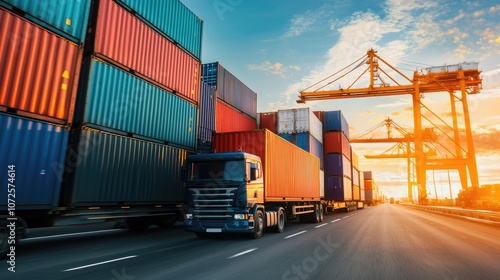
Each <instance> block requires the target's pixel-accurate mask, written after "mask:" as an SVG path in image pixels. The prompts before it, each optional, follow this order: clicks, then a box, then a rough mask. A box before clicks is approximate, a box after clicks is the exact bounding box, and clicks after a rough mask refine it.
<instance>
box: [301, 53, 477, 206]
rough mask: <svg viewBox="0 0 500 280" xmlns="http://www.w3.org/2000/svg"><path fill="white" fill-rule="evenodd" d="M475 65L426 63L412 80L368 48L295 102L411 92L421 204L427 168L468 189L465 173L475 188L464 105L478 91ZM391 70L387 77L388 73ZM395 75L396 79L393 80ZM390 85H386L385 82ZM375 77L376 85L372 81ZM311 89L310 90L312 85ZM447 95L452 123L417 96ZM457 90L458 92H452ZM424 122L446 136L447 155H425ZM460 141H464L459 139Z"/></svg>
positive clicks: (425, 198) (425, 196) (475, 176)
mask: <svg viewBox="0 0 500 280" xmlns="http://www.w3.org/2000/svg"><path fill="white" fill-rule="evenodd" d="M364 64H366V65H367V67H366V68H365V70H364V71H362V72H361V74H359V76H358V77H357V78H355V79H353V82H352V83H351V84H350V85H349V86H348V87H347V88H342V87H340V88H338V89H327V88H328V86H331V85H332V84H333V83H335V82H337V81H339V80H340V79H342V78H344V77H346V76H347V75H349V74H350V73H356V71H358V69H359V70H362V69H361V67H362V65H364ZM477 65H478V63H474V62H473V63H466V62H465V63H461V64H456V65H448V66H438V67H429V68H425V69H422V70H420V71H415V72H414V74H413V79H410V78H408V77H407V76H405V75H404V74H402V73H401V72H400V71H399V70H397V69H396V68H395V67H393V66H392V65H390V64H389V63H387V62H386V61H385V60H384V59H382V58H381V57H380V56H378V55H377V52H376V51H374V50H373V49H370V50H368V51H367V53H366V56H365V55H364V56H362V57H361V58H360V59H358V60H356V61H355V62H353V63H351V64H350V65H348V66H346V67H344V68H343V69H341V70H339V71H337V72H336V73H334V74H332V75H330V76H329V77H327V78H325V79H323V80H321V81H319V82H317V83H315V84H313V85H311V86H310V87H309V88H307V89H305V90H303V91H301V92H300V96H299V99H298V100H297V102H298V103H305V102H306V101H315V100H334V99H345V98H361V97H381V96H397V95H407V94H410V95H411V96H412V102H413V119H414V143H415V144H414V145H415V147H414V150H415V165H416V179H417V180H416V182H417V185H418V199H419V203H420V204H426V203H427V190H426V172H427V170H438V169H456V170H458V172H459V175H460V182H461V184H462V188H463V189H465V188H467V187H468V176H467V174H469V177H470V181H471V186H472V187H478V186H479V176H478V172H477V164H476V156H475V150H474V143H473V139H472V129H471V124H470V115H469V109H468V102H467V95H468V94H477V93H479V92H480V90H481V86H482V80H481V78H480V73H481V71H479V70H478V68H477ZM365 74H368V75H369V77H368V82H369V84H368V86H365V87H361V88H355V87H354V86H355V85H357V84H358V82H360V81H362V80H363V79H362V78H365ZM390 74H392V75H390ZM395 77H397V78H398V79H396V78H395ZM384 79H387V81H390V82H392V83H393V84H394V85H391V84H390V83H389V82H386V81H385V80H384ZM376 81H380V83H379V84H375V82H376ZM313 87H316V88H315V89H313V90H311V88H313ZM439 92H440V93H443V92H444V93H448V94H449V97H450V107H451V108H450V109H451V118H452V124H449V123H446V121H445V120H443V119H442V118H440V117H439V116H437V115H436V114H434V113H433V112H432V111H431V110H430V109H429V108H428V107H427V106H425V104H423V102H422V100H421V99H422V98H423V96H424V94H426V93H439ZM456 92H458V94H456ZM455 103H461V105H462V106H461V107H462V109H463V112H462V113H463V120H462V121H463V124H464V125H465V135H462V134H461V129H460V128H459V126H458V114H457V106H456V104H455ZM422 108H423V109H426V110H428V111H429V112H430V113H431V116H434V119H438V120H439V121H441V122H443V123H445V125H444V126H443V128H441V127H438V126H437V125H436V124H435V123H434V120H432V119H431V118H430V117H428V116H426V115H424V114H422ZM423 120H426V121H428V122H430V123H432V124H434V125H435V126H436V128H437V129H438V130H439V131H440V132H444V133H445V135H449V133H453V135H452V136H448V138H447V139H448V140H450V141H446V142H447V143H451V145H452V146H454V148H453V147H451V148H450V145H449V144H448V145H447V144H446V143H443V144H442V147H445V148H444V150H445V152H446V154H445V155H444V156H442V157H437V156H434V157H431V156H426V154H425V153H424V144H423V129H422V121H423ZM464 140H465V145H464V144H462V142H463V141H464Z"/></svg>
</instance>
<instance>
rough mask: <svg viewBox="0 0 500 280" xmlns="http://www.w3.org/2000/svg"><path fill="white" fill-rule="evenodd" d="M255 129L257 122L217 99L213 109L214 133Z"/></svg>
mask: <svg viewBox="0 0 500 280" xmlns="http://www.w3.org/2000/svg"><path fill="white" fill-rule="evenodd" d="M256 128H257V121H256V120H255V119H252V118H250V117H249V116H247V115H245V114H243V113H241V112H239V111H236V110H235V109H233V108H232V107H231V106H229V105H226V104H225V103H224V102H222V101H220V100H218V99H217V105H216V109H215V131H216V132H217V133H219V132H232V131H245V130H254V129H256Z"/></svg>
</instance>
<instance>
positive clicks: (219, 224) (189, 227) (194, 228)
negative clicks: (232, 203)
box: [184, 220, 253, 233]
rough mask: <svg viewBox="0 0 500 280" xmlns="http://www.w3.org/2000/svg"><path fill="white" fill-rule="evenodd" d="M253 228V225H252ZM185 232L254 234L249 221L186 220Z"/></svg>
mask: <svg viewBox="0 0 500 280" xmlns="http://www.w3.org/2000/svg"><path fill="white" fill-rule="evenodd" d="M252 226H253V225H252ZM184 230H185V231H189V232H214V233H216V232H243V233H244V232H252V231H253V227H252V228H250V223H249V221H248V220H232V221H197V220H184Z"/></svg>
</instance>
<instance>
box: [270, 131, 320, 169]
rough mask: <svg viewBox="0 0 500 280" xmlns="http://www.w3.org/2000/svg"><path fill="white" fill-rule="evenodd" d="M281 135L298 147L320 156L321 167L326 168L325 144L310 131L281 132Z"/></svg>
mask: <svg viewBox="0 0 500 280" xmlns="http://www.w3.org/2000/svg"><path fill="white" fill-rule="evenodd" d="M279 136H280V137H281V138H283V139H285V140H286V141H288V142H290V143H292V144H294V145H296V146H297V147H299V148H301V149H303V150H304V151H306V152H309V153H311V154H313V155H315V156H316V157H318V158H319V162H320V169H323V168H324V160H323V144H321V142H319V141H318V139H316V138H314V136H312V135H311V134H310V133H309V132H303V133H293V134H288V133H281V134H279Z"/></svg>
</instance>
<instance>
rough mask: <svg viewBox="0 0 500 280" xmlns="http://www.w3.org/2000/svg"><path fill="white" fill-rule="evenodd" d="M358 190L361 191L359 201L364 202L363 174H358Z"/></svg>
mask: <svg viewBox="0 0 500 280" xmlns="http://www.w3.org/2000/svg"><path fill="white" fill-rule="evenodd" d="M359 188H360V189H361V201H365V173H363V171H360V172H359Z"/></svg>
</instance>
